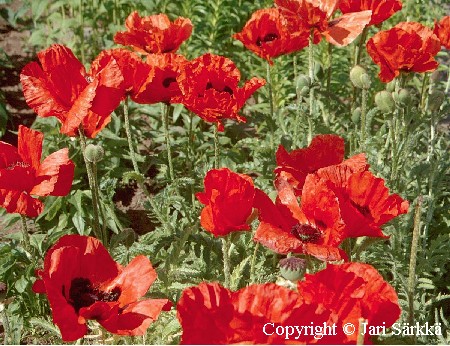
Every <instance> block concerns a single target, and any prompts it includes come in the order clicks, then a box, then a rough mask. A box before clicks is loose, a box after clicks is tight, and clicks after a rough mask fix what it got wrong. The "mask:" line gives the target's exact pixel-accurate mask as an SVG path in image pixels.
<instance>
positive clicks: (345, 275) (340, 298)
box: [298, 263, 400, 345]
mask: <svg viewBox="0 0 450 346" xmlns="http://www.w3.org/2000/svg"><path fill="white" fill-rule="evenodd" d="M298 293H299V295H300V296H301V297H303V299H304V300H305V302H306V303H310V304H311V303H316V304H320V306H322V307H323V308H325V309H328V310H330V312H331V314H330V319H329V320H328V324H329V325H333V324H334V325H336V326H337V328H336V332H337V335H326V336H324V337H323V338H322V339H320V343H324V344H355V343H356V339H357V336H358V333H357V330H355V333H352V334H350V335H346V334H344V333H343V328H342V327H343V326H344V325H345V324H346V323H352V324H353V325H354V326H355V327H356V328H358V325H359V321H358V319H359V318H364V319H365V320H366V321H365V322H366V323H367V324H366V333H365V340H364V344H366V345H367V344H368V343H370V335H369V333H368V330H369V327H375V326H380V327H383V326H384V327H386V328H389V327H390V326H392V324H394V322H395V321H397V319H398V318H399V317H400V307H399V305H398V297H397V293H396V292H395V290H394V288H393V287H392V286H391V285H389V284H388V283H387V282H386V281H384V279H383V277H382V276H381V275H380V274H379V273H378V271H377V270H376V269H375V268H373V267H372V266H370V265H368V264H363V263H344V264H341V265H331V264H329V265H328V266H327V268H326V269H324V270H322V271H320V272H317V273H315V274H306V275H305V279H304V280H303V281H299V282H298Z"/></svg>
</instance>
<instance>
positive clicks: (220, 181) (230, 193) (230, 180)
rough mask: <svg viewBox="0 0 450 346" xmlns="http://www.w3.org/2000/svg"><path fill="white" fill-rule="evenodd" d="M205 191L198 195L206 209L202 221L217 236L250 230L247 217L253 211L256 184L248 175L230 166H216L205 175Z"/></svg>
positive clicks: (205, 227) (204, 226)
mask: <svg viewBox="0 0 450 346" xmlns="http://www.w3.org/2000/svg"><path fill="white" fill-rule="evenodd" d="M204 184H205V191H204V192H199V193H197V194H196V197H197V199H198V200H199V201H200V203H202V204H204V205H205V207H204V208H203V210H202V213H201V218H200V223H201V225H202V227H203V228H204V229H206V230H207V231H208V232H211V233H212V234H214V236H216V237H218V236H226V235H227V234H229V233H231V232H235V231H246V230H249V229H250V226H249V225H248V223H247V219H248V218H249V217H250V215H251V213H252V210H253V199H254V197H255V187H254V186H253V180H252V178H250V177H249V176H247V175H245V174H237V173H234V172H232V171H230V170H229V169H228V168H222V169H212V170H210V171H209V172H208V173H207V174H206V176H205V181H204Z"/></svg>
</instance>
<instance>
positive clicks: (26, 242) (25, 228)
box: [20, 215, 31, 252]
mask: <svg viewBox="0 0 450 346" xmlns="http://www.w3.org/2000/svg"><path fill="white" fill-rule="evenodd" d="M20 220H21V222H22V228H21V229H22V238H23V239H22V240H23V247H24V248H25V250H27V251H30V252H31V244H30V234H29V233H28V226H27V218H26V216H25V215H20Z"/></svg>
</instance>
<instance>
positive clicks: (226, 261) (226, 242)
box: [222, 235, 231, 287]
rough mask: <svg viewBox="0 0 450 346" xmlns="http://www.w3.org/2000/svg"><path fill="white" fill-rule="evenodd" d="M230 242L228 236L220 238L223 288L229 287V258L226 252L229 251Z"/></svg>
mask: <svg viewBox="0 0 450 346" xmlns="http://www.w3.org/2000/svg"><path fill="white" fill-rule="evenodd" d="M230 246H231V241H230V236H229V235H228V236H225V237H223V238H222V253H223V272H224V275H225V282H224V286H225V287H230V277H231V274H230V256H229V253H228V251H230Z"/></svg>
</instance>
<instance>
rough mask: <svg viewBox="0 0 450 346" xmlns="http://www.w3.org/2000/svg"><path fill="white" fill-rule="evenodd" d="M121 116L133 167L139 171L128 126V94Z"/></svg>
mask: <svg viewBox="0 0 450 346" xmlns="http://www.w3.org/2000/svg"><path fill="white" fill-rule="evenodd" d="M123 118H124V121H125V132H126V134H127V141H128V148H129V150H130V157H131V162H132V163H133V169H134V171H135V172H136V173H139V167H138V164H137V160H136V154H135V152H134V147H133V140H132V138H131V126H130V117H129V114H128V96H127V97H126V98H125V102H124V103H123Z"/></svg>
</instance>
